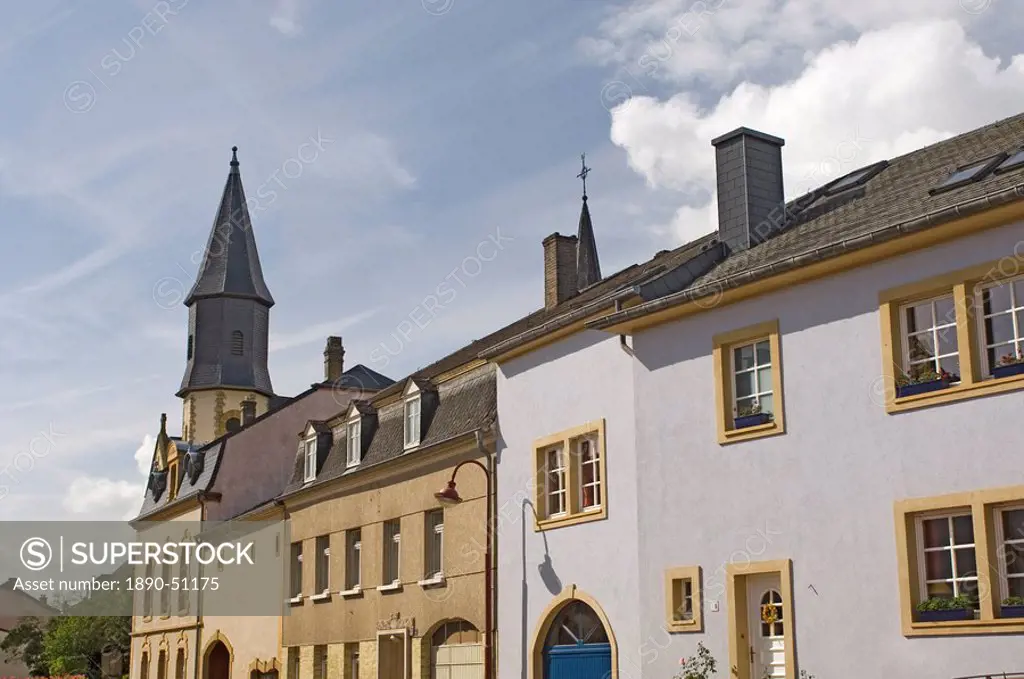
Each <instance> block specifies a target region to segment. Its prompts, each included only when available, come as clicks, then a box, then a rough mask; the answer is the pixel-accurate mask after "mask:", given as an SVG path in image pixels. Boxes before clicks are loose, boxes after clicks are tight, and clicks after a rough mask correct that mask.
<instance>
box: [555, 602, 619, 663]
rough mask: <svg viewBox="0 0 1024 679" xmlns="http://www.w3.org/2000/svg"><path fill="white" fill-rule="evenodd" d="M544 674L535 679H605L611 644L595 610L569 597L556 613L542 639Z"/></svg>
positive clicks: (610, 661)
mask: <svg viewBox="0 0 1024 679" xmlns="http://www.w3.org/2000/svg"><path fill="white" fill-rule="evenodd" d="M542 667H543V673H544V674H543V677H541V678H536V679H608V677H611V676H612V645H611V641H610V639H609V636H608V630H606V629H605V626H604V623H603V622H602V621H601V618H600V616H598V614H597V612H596V611H595V610H594V609H593V608H591V606H590V605H589V604H587V603H586V602H585V601H581V600H579V599H571V600H570V601H569V602H568V603H567V604H565V605H564V606H562V607H561V608H560V609H559V610H558V613H557V614H556V615H555V617H554V619H553V620H552V622H551V626H550V627H549V628H548V632H547V636H546V637H545V639H544V651H543V663H542Z"/></svg>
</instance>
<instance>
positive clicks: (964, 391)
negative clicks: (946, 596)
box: [885, 375, 1024, 624]
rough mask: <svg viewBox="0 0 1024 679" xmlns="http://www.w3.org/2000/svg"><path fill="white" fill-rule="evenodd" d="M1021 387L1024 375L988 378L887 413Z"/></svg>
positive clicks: (899, 401)
mask: <svg viewBox="0 0 1024 679" xmlns="http://www.w3.org/2000/svg"><path fill="white" fill-rule="evenodd" d="M1020 389H1024V375H1012V376H1010V377H1000V378H996V379H988V380H984V381H981V382H974V383H972V384H958V385H956V386H953V387H947V388H946V389H940V390H938V391H930V392H928V393H926V394H915V395H914V396H905V397H903V398H896V399H892V400H891V401H890V402H889V403H888V404H887V405H886V408H885V411H886V412H887V413H901V412H904V411H907V410H916V409H918V408H927V407H929V406H934V405H940V404H943V403H952V402H954V401H963V400H965V399H969V398H977V397H979V396H989V395H992V394H1002V393H1004V392H1008V391H1017V390H1020ZM915 624H916V623H915ZM929 624H931V623H929Z"/></svg>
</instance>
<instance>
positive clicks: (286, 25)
mask: <svg viewBox="0 0 1024 679" xmlns="http://www.w3.org/2000/svg"><path fill="white" fill-rule="evenodd" d="M298 5H299V3H298V0H278V2H277V6H276V7H275V8H274V13H273V14H272V15H271V17H270V25H271V26H273V27H274V28H275V29H276V30H277V31H279V32H280V33H281V34H282V35H286V36H288V37H289V38H291V37H294V36H296V35H298V34H300V33H302V26H300V25H299V22H298V19H299V16H298V15H299V7H298Z"/></svg>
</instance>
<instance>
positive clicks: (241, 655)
mask: <svg viewBox="0 0 1024 679" xmlns="http://www.w3.org/2000/svg"><path fill="white" fill-rule="evenodd" d="M218 638H219V639H221V640H222V641H224V642H225V645H226V646H228V648H229V649H230V650H231V677H232V679H249V673H250V672H251V671H252V669H253V662H255V661H259V662H261V663H267V664H269V663H270V662H272V661H274V660H275V659H276V660H277V661H278V669H279V671H280V673H281V675H282V676H283V675H284V662H283V661H282V659H280V658H278V656H277V654H278V651H279V649H280V647H281V618H280V617H279V616H209V615H204V616H203V632H202V644H203V649H204V650H205V649H206V647H207V646H208V644H209V643H211V642H212V641H213V640H215V639H218ZM309 677H312V675H309Z"/></svg>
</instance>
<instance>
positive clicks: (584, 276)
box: [576, 153, 601, 290]
mask: <svg viewBox="0 0 1024 679" xmlns="http://www.w3.org/2000/svg"><path fill="white" fill-rule="evenodd" d="M580 161H581V162H582V165H583V169H581V170H580V173H579V174H578V175H576V177H577V178H579V179H582V180H583V207H582V209H581V210H580V226H579V230H578V231H577V233H576V238H577V244H576V285H577V290H583V289H584V288H586V287H588V286H590V285H593V284H594V283H597V282H598V281H600V280H601V264H600V262H599V261H598V259H597V241H596V240H595V239H594V225H593V223H591V221H590V209H589V208H588V207H587V175H588V174H590V168H589V167H587V154H586V153H584V154H582V155H580Z"/></svg>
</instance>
